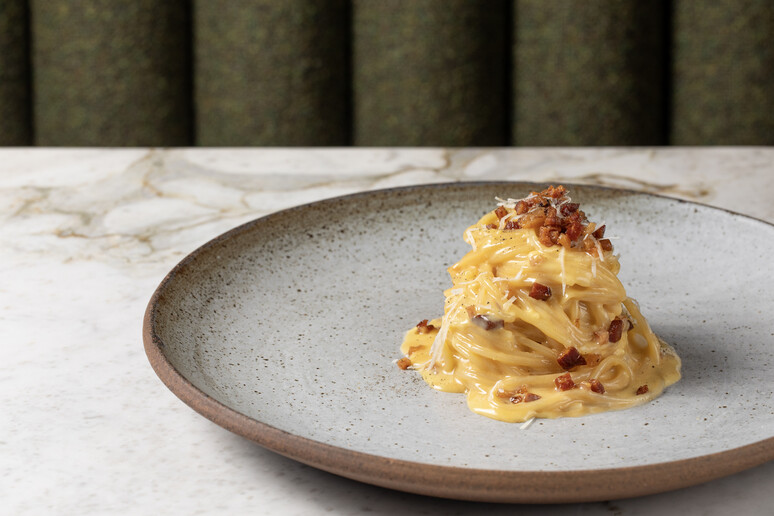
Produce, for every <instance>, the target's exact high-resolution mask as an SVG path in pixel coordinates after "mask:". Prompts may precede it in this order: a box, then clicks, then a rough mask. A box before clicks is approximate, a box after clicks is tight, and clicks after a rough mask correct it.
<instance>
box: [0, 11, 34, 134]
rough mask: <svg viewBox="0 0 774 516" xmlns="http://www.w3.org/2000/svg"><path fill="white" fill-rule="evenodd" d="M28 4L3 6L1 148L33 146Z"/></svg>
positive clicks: (0, 23)
mask: <svg viewBox="0 0 774 516" xmlns="http://www.w3.org/2000/svg"><path fill="white" fill-rule="evenodd" d="M27 42H28V17H27V2H26V0H3V1H2V2H0V145H29V144H31V143H32V120H31V117H32V112H31V109H30V84H29V78H30V74H29V53H28V51H29V49H28V44H27Z"/></svg>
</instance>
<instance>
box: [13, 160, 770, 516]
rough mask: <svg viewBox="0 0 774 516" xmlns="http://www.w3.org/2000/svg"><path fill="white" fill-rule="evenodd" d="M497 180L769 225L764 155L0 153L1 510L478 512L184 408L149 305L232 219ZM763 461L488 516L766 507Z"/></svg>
mask: <svg viewBox="0 0 774 516" xmlns="http://www.w3.org/2000/svg"><path fill="white" fill-rule="evenodd" d="M481 179H507V180H531V181H552V182H576V183H590V184H600V185H613V186H622V187H626V188H634V189H639V190H644V191H648V192H657V193H661V194H665V195H670V196H674V197H679V198H683V199H690V200H694V201H699V202H702V203H708V204H711V205H715V206H720V207H723V208H728V209H731V210H735V211H739V212H742V213H745V214H748V215H752V216H755V217H758V218H761V219H764V220H767V221H769V222H774V202H772V201H771V200H772V198H774V148H690V149H685V148H669V149H650V148H640V149H627V148H612V149H604V148H602V149H563V148H545V149H501V150H500V149H498V150H491V149H453V150H446V149H324V150H322V149H173V150H159V149H5V150H0V329H1V333H0V335H1V337H0V339H1V340H0V342H1V346H2V351H3V359H2V365H1V366H0V400H2V402H1V403H0V410H1V411H2V415H1V416H0V478H2V481H0V507H2V508H0V513H3V514H15V515H23V514H29V515H33V514H34V515H40V514H218V513H225V512H227V511H228V512H229V513H231V514H246V513H248V512H249V513H251V514H282V515H292V514H304V515H307V514H361V513H364V514H365V513H368V514H394V513H401V514H404V515H412V514H478V513H480V511H481V509H482V506H481V505H480V504H475V503H465V502H456V501H451V500H441V499H434V498H429V497H423V496H417V495H410V494H405V493H401V492H395V491H390V490H387V489H382V488H377V487H373V486H369V485H365V484H360V483H357V482H354V481H351V480H347V479H344V478H339V477H336V476H334V475H331V474H328V473H324V472H321V471H318V470H315V469H313V468H310V467H307V466H304V465H302V464H299V463H296V462H294V461H292V460H289V459H286V458H284V457H281V456H279V455H276V454H274V453H272V452H269V451H266V450H264V449H263V448H261V447H259V446H257V445H255V444H253V443H251V442H249V441H247V440H245V439H243V438H241V437H238V436H236V435H233V434H231V433H229V432H228V431H226V430H224V429H222V428H220V427H218V426H216V425H214V424H213V423H210V422H209V421H208V420H206V419H204V418H202V417H201V416H199V415H198V414H196V413H195V412H194V411H193V410H191V409H190V408H188V407H187V406H186V405H184V404H183V403H182V402H180V401H179V400H178V399H177V398H176V397H175V396H174V395H173V394H172V393H171V392H170V391H168V390H167V389H166V388H165V387H164V385H162V383H161V381H160V380H159V379H158V378H157V377H156V375H155V374H154V373H153V371H152V370H151V368H150V366H149V364H148V362H147V360H146V358H145V354H144V352H143V347H142V339H141V334H140V330H141V323H142V316H143V311H144V309H145V305H146V303H147V301H148V299H149V298H150V295H151V293H152V292H153V290H154V288H155V287H156V285H157V284H158V283H159V281H160V280H161V279H162V277H163V276H164V274H165V273H166V272H167V271H168V270H169V269H170V268H171V267H172V266H173V265H175V263H177V262H178V261H179V260H180V259H181V258H183V257H184V256H185V255H186V254H187V253H188V252H190V251H191V250H193V249H194V248H196V247H197V246H199V245H200V244H203V243H204V242H206V241H208V240H209V239H211V238H212V237H214V236H216V235H218V234H220V233H221V232H223V231H225V230H227V229H229V228H231V227H233V226H236V225H238V224H240V223H242V222H246V221H248V220H251V219H254V218H257V217H260V216H262V215H265V214H267V213H270V212H273V211H276V210H280V209H283V208H286V207H289V206H293V205H297V204H301V203H306V202H310V201H314V200H318V199H322V198H326V197H332V196H337V195H342V194H348V193H352V192H357V191H361V190H368V189H376V188H385V187H391V186H398V185H409V184H417V183H431V182H444V181H460V180H481ZM772 488H774V462H769V463H767V464H764V465H762V466H759V467H757V468H754V469H751V470H748V471H744V472H741V473H739V474H736V475H734V476H731V477H727V478H724V479H720V480H716V481H713V482H710V483H707V484H704V485H699V486H696V487H692V488H688V489H683V490H679V491H674V492H669V493H664V494H660V495H653V496H648V497H643V498H636V499H627V500H616V501H612V502H604V503H592V504H583V505H565V506H522V507H514V506H508V505H494V504H487V506H486V510H487V512H488V514H492V515H497V514H512V513H514V511H516V510H518V511H519V513H520V514H606V515H613V514H626V515H640V514H675V513H681V514H685V515H690V514H702V515H716V514H717V515H720V514H724V515H725V514H764V513H769V512H768V511H770V510H771V509H770V507H771V505H772V502H774V489H772Z"/></svg>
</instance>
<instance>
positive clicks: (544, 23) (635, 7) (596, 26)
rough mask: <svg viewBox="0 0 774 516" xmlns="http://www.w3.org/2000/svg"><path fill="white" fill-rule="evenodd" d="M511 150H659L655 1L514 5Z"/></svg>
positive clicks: (659, 47)
mask: <svg viewBox="0 0 774 516" xmlns="http://www.w3.org/2000/svg"><path fill="white" fill-rule="evenodd" d="M515 6H516V7H515V13H514V38H513V39H514V50H513V56H514V65H513V66H514V71H513V78H514V80H513V92H514V100H513V103H514V116H513V122H512V124H513V129H512V134H513V143H515V144H517V145H651V144H660V143H665V140H666V135H665V129H666V121H665V112H666V106H665V95H664V86H663V85H664V70H665V69H666V68H667V63H666V55H665V54H666V49H665V44H664V39H665V38H666V37H667V27H666V23H665V7H664V5H663V2H662V1H660V0H650V1H643V0H516V2H515Z"/></svg>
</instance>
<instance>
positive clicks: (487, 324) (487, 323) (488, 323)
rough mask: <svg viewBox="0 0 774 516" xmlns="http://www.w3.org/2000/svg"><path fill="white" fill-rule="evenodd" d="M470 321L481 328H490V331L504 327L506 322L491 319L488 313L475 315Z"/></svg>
mask: <svg viewBox="0 0 774 516" xmlns="http://www.w3.org/2000/svg"><path fill="white" fill-rule="evenodd" d="M470 321H471V322H472V323H473V324H475V325H476V326H480V327H481V328H484V329H485V330H488V331H491V330H496V329H498V328H502V327H503V326H504V324H505V323H504V322H503V321H501V320H500V321H496V320H493V319H490V318H489V317H487V316H486V315H474V316H473V317H471V318H470Z"/></svg>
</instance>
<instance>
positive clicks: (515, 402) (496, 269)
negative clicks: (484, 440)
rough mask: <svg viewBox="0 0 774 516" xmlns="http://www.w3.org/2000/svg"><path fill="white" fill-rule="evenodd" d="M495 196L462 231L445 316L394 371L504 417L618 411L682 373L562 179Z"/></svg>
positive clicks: (427, 327)
mask: <svg viewBox="0 0 774 516" xmlns="http://www.w3.org/2000/svg"><path fill="white" fill-rule="evenodd" d="M498 200H499V204H498V207H497V209H495V210H494V211H492V212H490V213H488V214H486V215H485V216H484V217H483V218H481V220H479V221H478V223H476V224H475V225H473V226H471V227H470V228H468V229H467V230H466V231H465V237H464V238H465V241H466V242H467V243H468V244H470V246H471V248H472V249H471V251H470V252H468V253H467V254H466V255H465V256H463V257H462V259H461V260H460V261H459V262H457V263H456V264H454V265H453V266H452V267H450V268H449V274H450V276H451V279H452V284H453V285H452V287H451V288H449V289H448V290H446V291H445V295H446V301H445V306H444V315H443V317H442V318H440V319H435V320H432V321H429V322H428V321H427V320H424V321H422V322H420V323H419V324H418V325H417V327H416V328H413V329H412V330H410V331H409V332H408V333H407V334H406V337H405V340H404V342H403V345H402V346H401V351H402V352H403V354H404V355H405V357H404V358H402V359H401V360H399V361H398V365H399V366H400V367H401V368H403V369H406V368H411V369H416V370H418V371H419V372H420V373H421V374H422V376H423V378H424V379H425V381H426V382H427V383H428V384H430V385H431V386H432V387H434V388H435V389H438V390H441V391H446V392H464V393H467V402H468V406H469V408H470V409H471V410H472V411H473V412H475V413H477V414H481V415H484V416H488V417H491V418H494V419H498V420H502V421H508V422H522V421H527V420H529V419H531V418H535V417H538V418H556V417H574V416H581V415H585V414H592V413H596V412H601V411H606V410H616V409H623V408H627V407H631V406H634V405H638V404H641V403H645V402H647V401H649V400H652V399H653V398H655V397H657V396H658V395H660V394H661V393H662V392H663V390H664V389H665V388H666V387H667V386H669V385H671V384H673V383H675V382H676V381H677V380H679V378H680V359H679V357H678V356H677V355H676V354H675V352H674V351H673V350H672V348H670V347H669V346H668V345H667V344H666V343H664V342H663V341H661V340H660V339H659V338H658V337H657V336H656V335H655V334H654V333H653V332H652V331H651V329H650V327H649V326H648V322H647V321H646V320H645V318H644V317H643V316H642V314H641V313H640V309H639V307H638V305H637V303H636V302H635V301H634V300H632V299H630V298H628V297H627V295H626V291H625V289H624V287H623V285H622V284H621V282H620V281H619V280H618V277H617V274H618V271H619V262H618V257H617V256H616V255H614V254H613V246H612V243H611V241H610V239H606V238H604V234H605V226H604V225H601V226H597V225H596V224H595V223H593V222H589V221H588V220H587V219H586V215H585V214H584V213H583V211H581V210H580V207H579V206H578V204H577V203H573V202H572V201H571V199H570V197H569V195H568V194H567V191H566V190H565V188H564V187H562V186H558V187H553V186H551V187H549V188H547V189H546V190H544V191H542V192H532V193H531V194H530V195H529V196H528V197H526V198H524V199H520V200H516V199H508V200H500V199H498Z"/></svg>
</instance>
